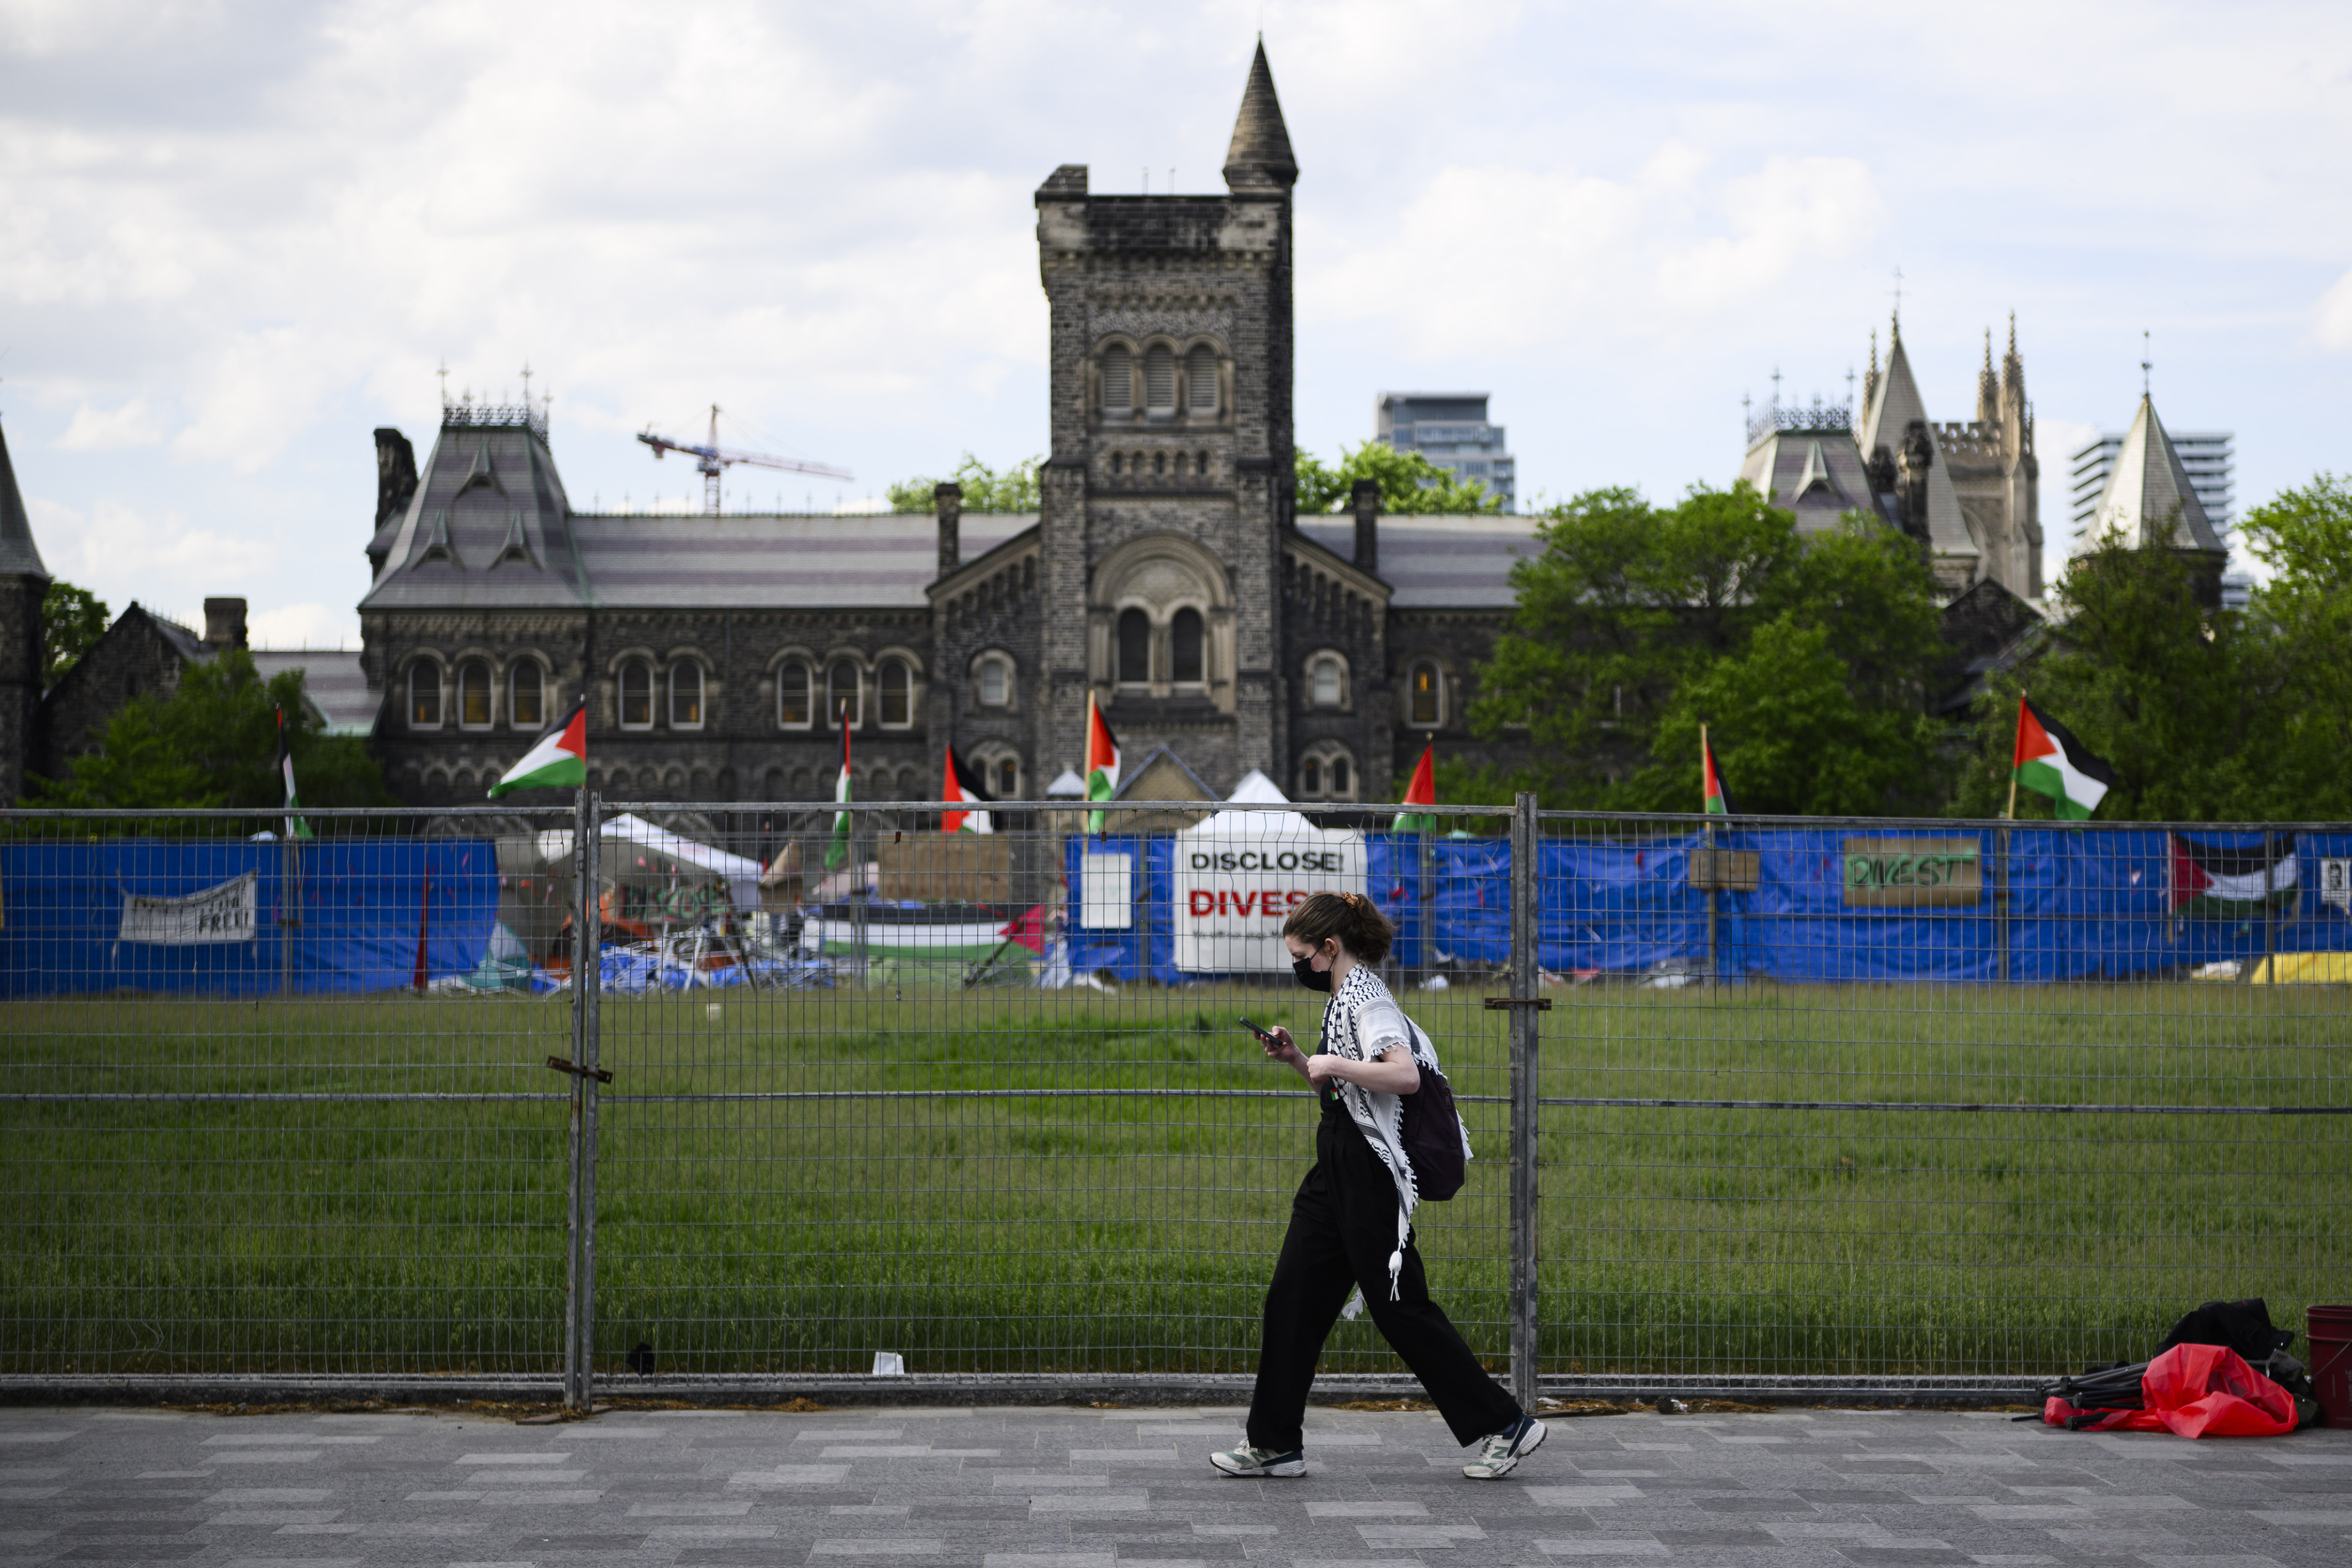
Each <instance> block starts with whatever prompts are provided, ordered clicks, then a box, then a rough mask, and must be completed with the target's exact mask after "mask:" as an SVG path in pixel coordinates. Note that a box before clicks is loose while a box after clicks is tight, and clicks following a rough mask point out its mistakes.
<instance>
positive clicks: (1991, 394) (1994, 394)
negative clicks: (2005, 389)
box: [1977, 327, 2000, 425]
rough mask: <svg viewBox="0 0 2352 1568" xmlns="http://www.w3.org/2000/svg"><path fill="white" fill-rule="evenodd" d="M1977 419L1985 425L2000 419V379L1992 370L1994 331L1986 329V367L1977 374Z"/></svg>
mask: <svg viewBox="0 0 2352 1568" xmlns="http://www.w3.org/2000/svg"><path fill="white" fill-rule="evenodd" d="M1977 418H1978V419H1979V420H1980V421H1981V422H1983V423H1984V424H1987V425H1990V424H1994V423H1996V422H1997V421H1998V420H1999V419H2000V377H1999V376H1997V375H1995V374H1993V368H1992V329H1991V328H1990V327H1987V328H1986V329H1985V353H1984V366H1983V368H1982V369H1980V370H1979V371H1978V372H1977Z"/></svg>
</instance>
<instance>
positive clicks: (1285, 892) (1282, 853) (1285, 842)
mask: <svg viewBox="0 0 2352 1568" xmlns="http://www.w3.org/2000/svg"><path fill="white" fill-rule="evenodd" d="M1233 815H1235V814H1227V815H1226V816H1225V818H1224V820H1226V821H1230V820H1232V816H1233ZM1262 820H1266V821H1268V822H1276V823H1282V824H1285V825H1288V824H1292V823H1299V824H1303V822H1304V819H1303V818H1301V817H1298V816H1293V815H1292V814H1289V813H1283V814H1281V815H1280V816H1276V817H1268V818H1264V819H1262ZM1363 890H1364V837H1363V835H1362V834H1360V833H1326V832H1322V831H1319V830H1318V829H1316V828H1312V827H1307V826H1299V827H1297V828H1296V829H1294V830H1287V831H1286V830H1279V829H1278V830H1276V831H1274V832H1266V833H1242V834H1234V835H1230V836H1229V835H1225V834H1203V833H1199V832H1197V831H1196V832H1191V833H1180V834H1178V835H1177V836H1176V886H1175V893H1176V909H1175V920H1176V967H1177V968H1179V969H1182V970H1190V971H1192V972H1193V973H1203V974H1233V973H1256V972H1265V971H1273V972H1279V971H1282V970H1286V969H1288V968H1289V967H1290V952H1289V950H1288V949H1286V948H1285V947H1284V946H1283V945H1282V922H1283V921H1285V920H1287V919H1288V918H1289V916H1290V911H1291V910H1295V909H1297V907H1298V906H1299V905H1301V904H1303V903H1305V902H1306V901H1307V895H1308V894H1309V893H1361V892H1362V891H1363Z"/></svg>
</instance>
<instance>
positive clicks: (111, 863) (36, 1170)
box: [0, 812, 570, 1377]
mask: <svg viewBox="0 0 2352 1568" xmlns="http://www.w3.org/2000/svg"><path fill="white" fill-rule="evenodd" d="M504 816H505V818H506V821H507V824H508V826H509V829H512V828H513V827H515V826H517V825H518V823H520V824H523V825H525V826H528V825H529V824H530V820H531V819H530V817H529V816H528V814H518V813H507V814H504ZM287 826H288V824H287V822H286V819H285V818H284V817H283V816H276V815H272V816H250V817H239V816H235V815H233V814H225V813H211V814H183V815H180V816H173V817H163V816H156V815H154V814H149V815H147V816H131V815H126V814H109V815H97V816H82V817H62V816H57V815H54V814H35V813H25V814H16V815H15V816H12V817H11V818H10V819H9V822H8V825H7V832H6V835H5V838H4V839H0V900H5V906H0V907H5V931H0V991H5V996H6V997H7V998H8V999H7V1000H5V1001H0V1016H4V1017H5V1028H0V1171H5V1177H0V1191H5V1194H6V1195H7V1200H8V1201H7V1203H6V1204H5V1208H0V1372H5V1373H12V1374H36V1375H45V1376H75V1377H90V1376H117V1377H121V1376H142V1377H152V1376H175V1375H194V1374H203V1375H207V1376H217V1375H262V1376H275V1377H299V1376H311V1375H319V1374H328V1375H333V1374H356V1373H372V1374H382V1373H450V1372H458V1373H478V1374H488V1375H499V1376H508V1375H516V1374H545V1373H550V1372H551V1371H553V1370H555V1369H558V1368H560V1366H561V1361H562V1304H563V1269H562V1237H563V1234H564V1190H565V1176H566V1152H567V1138H568V1131H567V1126H566V1121H565V1111H564V1109H563V1102H564V1100H566V1098H567V1096H566V1093H565V1092H564V1090H563V1086H562V1084H561V1083H560V1082H558V1081H556V1080H554V1079H552V1076H551V1074H549V1073H548V1072H547V1070H546V1068H545V1066H544V1062H545V1058H547V1057H549V1056H550V1055H556V1056H568V1055H569V1053H570V1046H569V1042H568V1034H567V1028H568V1015H567V1010H566V1009H565V1008H564V1007H562V1005H560V1004H559V1005H549V1004H548V1003H546V1002H544V1001H541V1000H538V999H535V998H533V997H532V996H530V994H528V992H527V991H525V990H517V991H513V992H505V991H502V990H501V989H500V988H502V987H505V986H518V987H527V986H528V984H529V983H530V966H529V965H528V964H527V963H521V962H520V960H519V959H513V960H509V962H507V963H505V964H504V965H503V966H501V964H500V963H499V961H498V959H497V958H496V957H495V956H494V955H493V952H492V947H493V940H492V939H493V933H494V931H496V930H497V929H498V927H499V917H500V914H501V900H505V901H506V902H507V903H509V904H513V903H514V902H515V901H517V900H530V899H531V898H533V897H534V896H536V894H537V891H538V890H535V889H530V888H516V887H511V886H509V887H505V888H502V887H501V882H502V880H503V881H507V882H512V881H513V880H514V879H513V878H511V877H509V878H504V879H502V878H501V875H500V872H499V846H498V844H497V843H496V842H495V841H494V839H493V837H491V836H490V835H489V834H488V833H485V834H484V835H482V836H481V837H440V838H434V839H429V840H428V839H420V838H416V837H410V836H409V835H410V834H411V832H412V831H413V824H412V823H411V822H409V821H405V820H403V819H399V818H394V817H389V816H383V815H377V816H368V815H366V814H356V813H331V812H314V813H311V814H310V816H309V817H308V818H307V820H306V822H305V824H304V826H307V827H308V828H310V829H312V830H315V832H316V834H317V837H310V838H297V839H291V840H289V839H288V838H287V837H284V834H285V833H286V830H287ZM420 977H421V978H422V980H423V982H424V985H425V990H424V991H422V992H420V990H419V989H418V981H419V979H420ZM477 987H480V988H482V989H479V990H478V989H477ZM453 990H454V991H457V992H461V993H463V994H465V995H466V996H467V997H468V998H474V999H469V1000H465V1001H462V1002H461V1001H459V1000H458V999H457V997H456V996H453V995H451V994H448V993H450V992H452V991H453ZM436 993H437V994H436Z"/></svg>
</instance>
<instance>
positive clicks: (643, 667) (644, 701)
mask: <svg viewBox="0 0 2352 1568" xmlns="http://www.w3.org/2000/svg"><path fill="white" fill-rule="evenodd" d="M653 727H654V667H653V666H652V665H650V664H647V663H646V661H645V660H644V659H641V658H633V659H631V660H629V662H628V663H626V664H625V665H623V666H621V728H622V729H624V730H650V729H652V728H653Z"/></svg>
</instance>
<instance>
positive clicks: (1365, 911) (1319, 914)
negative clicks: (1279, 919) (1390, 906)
mask: <svg viewBox="0 0 2352 1568" xmlns="http://www.w3.org/2000/svg"><path fill="white" fill-rule="evenodd" d="M1282 934H1283V935H1285V936H1295V937H1297V938H1298V939H1299V940H1300V941H1301V942H1313V943H1315V944H1317V945H1318V946H1319V945H1320V944H1321V943H1323V942H1326V941H1328V940H1329V939H1330V938H1332V937H1335V936H1336V937H1338V938H1339V945H1340V946H1341V947H1344V948H1346V949H1347V950H1348V955H1349V957H1351V958H1353V959H1354V960H1355V961H1356V962H1357V963H1379V962H1380V961H1381V959H1383V958H1386V957H1387V956H1388V955H1389V944H1390V943H1391V942H1394V941H1396V927H1395V926H1393V925H1391V924H1390V923H1389V918H1388V916H1386V915H1384V914H1382V913H1381V911H1380V909H1379V907H1378V906H1377V905H1375V904H1374V903H1373V902H1372V900H1370V899H1368V898H1366V897H1364V895H1363V894H1361V893H1310V894H1308V895H1307V901H1306V902H1305V903H1302V904H1300V905H1299V906H1298V907H1297V909H1295V910H1291V911H1290V918H1289V919H1288V920H1287V921H1284V922H1283V925H1282Z"/></svg>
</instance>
